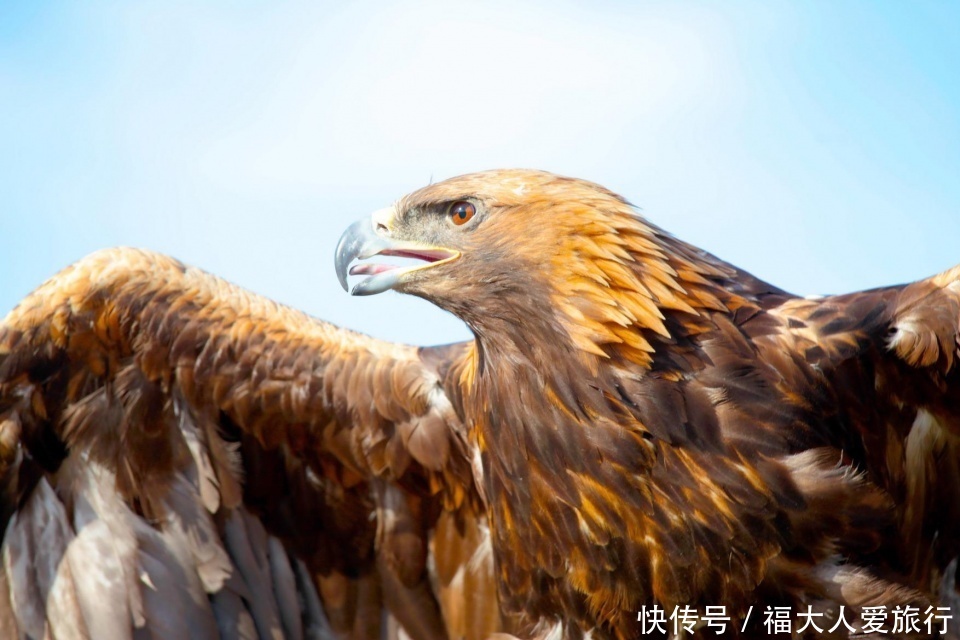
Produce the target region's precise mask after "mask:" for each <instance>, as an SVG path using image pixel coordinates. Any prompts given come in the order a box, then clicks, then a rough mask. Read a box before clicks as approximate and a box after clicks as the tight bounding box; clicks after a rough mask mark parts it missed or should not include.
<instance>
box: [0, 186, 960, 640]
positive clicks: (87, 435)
mask: <svg viewBox="0 0 960 640" xmlns="http://www.w3.org/2000/svg"><path fill="white" fill-rule="evenodd" d="M377 255H394V256H406V257H411V258H419V259H421V260H422V261H423V262H422V264H417V265H415V266H407V267H397V266H391V265H385V264H378V263H374V262H369V261H365V260H366V259H368V258H372V257H374V256H377ZM357 258H359V259H361V262H359V263H357V264H355V265H354V266H352V267H351V264H353V262H354V260H355V259H357ZM336 262H337V270H338V274H339V276H340V278H341V281H342V282H344V284H346V278H347V275H348V273H353V274H357V275H366V276H368V277H367V278H366V279H364V280H363V281H361V282H360V283H359V284H358V285H356V286H355V287H354V288H353V293H355V294H373V293H379V292H381V291H385V290H387V289H394V290H397V291H400V292H404V293H409V294H412V295H417V296H420V297H423V298H426V299H428V300H430V301H432V302H433V303H435V304H437V305H438V306H440V307H442V308H444V309H447V310H448V311H451V312H452V313H454V314H455V315H457V316H458V317H460V318H461V319H463V321H464V322H466V324H467V325H468V326H469V327H470V329H471V330H472V332H473V334H474V336H475V339H474V340H473V341H471V342H469V343H466V344H462V345H452V346H448V347H438V348H424V349H416V348H412V347H405V346H399V345H392V344H385V343H383V342H379V341H376V340H374V339H372V338H367V337H364V336H360V335H357V334H354V333H351V332H349V331H346V330H343V329H339V328H336V327H332V326H330V325H328V324H325V323H322V322H320V321H316V320H313V319H311V318H309V317H307V316H304V315H302V314H299V313H297V312H295V311H292V310H289V309H285V308H283V307H281V306H279V305H276V304H274V303H272V302H269V301H267V300H264V299H262V298H259V297H257V296H253V295H251V294H248V293H245V292H243V291H242V290H240V289H237V288H235V287H233V286H231V285H227V284H226V283H223V282H222V281H220V280H217V279H216V278H213V277H212V276H209V275H206V274H203V273H201V272H199V271H197V270H195V269H191V268H188V267H184V266H183V265H181V264H179V263H177V262H175V261H173V260H171V259H168V258H164V257H162V256H157V255H153V254H149V253H145V252H140V251H133V250H114V251H109V252H102V253H99V254H95V255H94V256H92V257H90V258H88V259H86V260H84V261H81V262H80V263H77V264H76V265H74V266H72V267H70V268H68V269H67V270H65V271H64V272H62V273H61V274H59V275H58V276H56V277H54V278H53V279H52V280H50V281H49V282H47V283H46V284H44V285H43V286H42V287H41V288H40V289H38V290H37V291H36V292H34V293H33V294H31V295H30V296H29V297H28V298H27V299H25V300H24V301H23V302H22V303H21V304H20V305H19V306H18V307H17V308H16V309H14V311H13V312H11V314H10V315H9V316H8V317H7V318H6V320H4V323H3V325H2V327H0V472H2V474H3V475H2V481H0V482H2V488H3V491H4V494H3V499H2V506H3V511H2V514H3V521H4V522H5V523H6V524H5V529H6V533H5V534H4V540H3V558H4V563H3V574H2V576H0V578H2V581H0V625H4V630H5V631H7V632H8V633H11V634H14V635H15V634H18V633H19V634H21V635H27V636H35V637H43V636H44V634H48V635H50V636H52V637H71V635H70V634H72V633H74V632H76V634H77V635H78V636H80V637H82V635H83V634H86V635H87V636H90V637H133V636H134V635H138V636H139V634H140V632H142V631H143V630H148V631H149V632H151V633H153V634H154V636H171V635H174V634H177V635H180V634H183V637H190V636H189V634H193V636H194V637H203V636H204V635H205V634H206V635H212V636H216V634H218V633H219V634H221V635H224V636H228V637H229V636H231V634H233V635H238V636H240V637H243V634H242V633H240V632H239V631H238V630H240V627H241V626H242V625H246V627H244V628H243V629H244V632H245V633H247V634H252V633H258V634H260V635H263V636H269V635H271V634H272V635H284V634H285V635H291V636H297V635H298V634H299V635H309V634H310V633H313V632H314V631H312V629H314V627H312V626H311V624H313V621H315V620H320V619H322V618H326V619H328V620H329V621H330V623H331V626H333V627H334V632H339V633H340V634H353V635H358V636H360V635H363V634H366V637H372V636H373V635H374V634H376V633H379V632H380V630H379V620H380V613H379V612H380V610H381V609H385V610H387V611H389V612H391V614H392V615H393V616H394V618H395V619H396V620H397V621H398V622H399V624H400V625H401V626H402V627H403V628H404V630H405V631H406V632H407V633H410V634H411V635H413V636H414V637H417V638H427V637H435V636H439V635H443V634H447V635H450V636H452V637H480V636H482V635H484V634H487V633H491V632H493V631H510V632H512V633H515V634H516V635H518V636H521V637H544V638H546V637H551V638H554V637H555V638H561V637H564V638H581V637H587V636H589V637H593V638H631V637H640V636H643V635H645V634H646V631H645V630H644V628H643V623H642V621H638V617H639V615H641V614H642V612H644V611H646V610H654V609H656V608H659V609H661V610H664V611H666V612H668V613H669V612H670V611H677V610H678V609H679V608H683V609H684V610H690V611H693V612H695V613H696V614H702V613H704V612H705V611H707V610H708V607H715V606H717V605H722V606H723V607H724V610H725V613H726V615H728V616H729V617H730V624H729V626H728V628H727V631H726V633H727V635H728V636H730V637H735V636H737V635H740V636H741V637H758V638H759V637H767V633H766V630H765V628H764V625H763V624H762V622H761V620H760V618H761V614H760V610H762V609H770V608H771V607H774V608H776V607H785V608H789V609H790V610H791V611H793V612H794V613H796V612H806V614H807V615H808V616H809V619H810V620H813V621H815V622H816V625H815V626H814V629H817V628H824V629H832V631H824V634H825V635H824V636H823V637H836V638H844V637H849V636H855V635H857V634H859V633H863V632H865V631H866V629H865V622H864V621H865V619H866V617H865V615H864V614H865V613H868V612H875V611H876V610H878V609H880V608H884V607H885V608H886V609H887V610H888V611H890V610H893V609H894V608H906V607H910V608H912V609H914V610H916V611H919V612H921V613H923V612H930V611H934V612H940V611H944V610H942V609H937V607H942V606H946V605H949V604H950V603H951V602H952V598H953V597H954V596H955V593H954V585H953V583H952V580H951V576H952V573H951V571H952V565H951V562H952V561H953V560H954V558H956V557H957V556H958V555H960V549H958V546H960V545H958V542H960V537H958V528H960V517H958V513H957V512H958V511H960V495H958V493H960V482H958V480H960V468H958V465H960V455H958V453H960V449H958V447H960V439H958V438H960V373H958V368H960V367H958V365H957V364H956V359H957V358H958V357H960V353H958V335H960V268H955V269H953V270H950V271H947V272H945V273H943V274H941V275H939V276H935V277H933V278H930V279H927V280H923V281H920V282H917V283H914V284H911V285H907V286H901V287H889V288H883V289H877V290H874V291H868V292H862V293H856V294H850V295H843V296H831V297H824V298H819V299H806V298H798V297H796V296H793V295H791V294H788V293H786V292H784V291H782V290H780V289H778V288H776V287H774V286H771V285H769V284H766V283H764V282H762V281H760V280H758V279H756V278H754V277H753V276H751V275H749V274H747V273H744V272H743V271H741V270H739V269H737V268H736V267H733V266H731V265H729V264H727V263H725V262H723V261H721V260H719V259H717V258H715V257H714V256H712V255H710V254H708V253H706V252H704V251H702V250H699V249H697V248H695V247H692V246H691V245H688V244H686V243H684V242H682V241H680V240H678V239H676V238H674V237H672V236H670V235H669V234H667V233H666V232H664V231H663V230H661V229H659V228H657V227H656V226H654V225H652V224H650V223H649V222H647V221H645V220H644V219H643V218H641V217H639V216H638V215H637V214H636V212H635V211H634V209H633V207H631V205H630V204H629V203H628V202H627V201H625V200H624V199H623V198H621V197H620V196H618V195H616V194H614V193H611V192H610V191H608V190H606V189H604V188H602V187H600V186H598V185H595V184H592V183H588V182H585V181H581V180H575V179H570V178H564V177H560V176H556V175H552V174H549V173H544V172H537V171H526V170H509V171H492V172H486V173H478V174H472V175H468V176H463V177H459V178H454V179H451V180H448V181H445V182H441V183H438V184H434V185H430V186H428V187H426V188H424V189H421V190H419V191H416V192H414V193H412V194H410V195H408V196H406V197H404V198H402V199H400V200H399V201H398V202H397V203H396V204H395V205H393V206H392V207H389V208H387V209H383V210H381V211H379V212H377V213H375V214H374V215H373V216H372V217H371V218H369V219H366V220H361V221H359V222H358V223H356V224H355V225H353V226H352V227H351V228H350V229H349V230H348V231H347V232H346V233H345V234H344V236H343V238H342V239H341V242H340V246H339V247H338V252H337V257H336ZM317 594H319V597H317ZM751 615H752V616H753V618H752V619H751ZM928 621H929V616H928ZM936 627H937V628H939V627H940V624H939V622H938V624H937V625H936ZM888 629H889V627H888ZM928 629H929V627H926V626H923V625H922V624H921V625H919V626H917V627H916V628H903V629H900V630H897V629H889V630H890V631H891V633H888V634H887V637H926V636H928V635H931V634H932V633H936V629H934V631H928ZM107 632H108V633H112V634H117V635H115V636H106V635H103V634H104V633H107ZM663 633H664V635H665V634H667V633H669V631H664V632H663ZM691 633H693V634H696V635H697V637H700V636H702V637H714V635H715V633H714V629H712V628H709V627H706V626H704V625H703V624H702V620H701V623H698V624H696V625H694V626H693V627H692V631H691ZM799 633H800V635H803V633H807V634H808V635H809V636H810V637H814V636H813V635H812V633H813V632H812V630H810V629H809V628H808V629H807V631H805V632H799ZM120 634H126V635H125V636H123V635H120ZM816 637H820V636H816Z"/></svg>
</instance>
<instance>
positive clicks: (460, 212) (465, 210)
mask: <svg viewBox="0 0 960 640" xmlns="http://www.w3.org/2000/svg"><path fill="white" fill-rule="evenodd" d="M476 212H477V208H476V207H475V206H474V205H473V203H472V202H467V201H466V200H458V201H457V202H454V203H453V204H452V205H450V219H451V220H453V224H455V225H457V226H460V225H462V224H466V223H467V222H469V221H470V218H472V217H473V216H474V214H475V213H476Z"/></svg>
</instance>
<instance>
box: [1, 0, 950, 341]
mask: <svg viewBox="0 0 960 640" xmlns="http://www.w3.org/2000/svg"><path fill="white" fill-rule="evenodd" d="M957 33H960V3H956V2H945V1H944V2H929V3H924V2H894V1H892V0H890V1H880V0H878V1H876V2H861V1H856V2H853V1H848V2H844V1H835V2H803V3H786V2H767V1H763V2H723V3H719V2H703V3H699V2H676V1H671V2H604V1H595V2H579V3H573V2H566V1H564V0H549V1H548V2H539V3H536V2H535V3H523V2H517V1H516V0H510V1H504V2H498V1H493V2H482V3H481V2H451V1H447V0H443V1H441V0H437V1H429V0H428V1H422V0H420V1H416V2H379V3H377V2H336V1H327V2H303V3H280V2H253V1H230V2H226V1H224V2H203V3H194V2H185V1H180V2H178V1H175V0H156V1H151V0H145V1H142V2H135V3H131V2H120V1H117V2H97V1H91V2H73V3H68V2H63V3H55V2H42V1H39V0H37V1H24V2H11V1H7V2H3V3H0V241H2V245H0V314H3V313H5V312H6V310H8V309H9V308H11V307H12V306H13V305H14V304H15V303H16V301H17V300H18V299H19V298H21V297H23V296H24V295H25V294H27V293H28V292H29V291H30V290H31V289H32V288H34V287H35V286H36V285H38V284H39V283H40V282H41V281H43V280H44V279H45V278H47V277H48V276H50V275H52V274H53V273H55V272H56V271H57V270H58V269H60V268H61V267H63V266H66V265H67V264H69V263H70V262H72V261H74V260H76V259H78V258H80V257H81V256H83V255H85V254H87V253H89V252H91V251H94V250H96V249H98V248H102V247H107V246H113V245H133V246H141V247H146V248H151V249H154V250H158V251H162V252H166V253H169V254H172V255H174V256H176V257H178V258H180V259H182V260H184V261H187V262H190V263H192V264H196V265H198V266H201V267H203V268H205V269H207V270H209V271H212V272H214V273H216V274H218V275H221V276H223V277H226V278H227V279H229V280H232V281H234V282H236V283H238V284H241V285H244V286H246V287H248V288H250V289H253V290H254V291H257V292H259V293H263V294H266V295H268V296H271V297H273V298H276V299H277V300H279V301H281V302H284V303H287V304H291V305H293V306H296V307H299V308H301V309H304V310H306V311H308V312H309V313H312V314H314V315H316V316H319V317H322V318H325V319H328V320H331V321H333V322H336V323H338V324H342V325H345V326H348V327H351V328H354V329H358V330H362V331H365V332H367V333H371V334H373V335H376V336H379V337H383V338H387V339H392V340H402V341H406V342H412V343H418V344H430V343H437V342H445V341H451V340H455V339H460V338H465V337H467V336H468V335H469V334H468V332H467V330H466V329H465V328H464V327H463V325H462V324H460V323H459V322H458V321H457V320H456V319H454V318H452V317H450V316H447V315H446V314H444V313H443V312H441V311H438V310H436V309H434V308H433V307H431V306H430V305H429V304H427V303H425V302H423V301H420V300H416V299H412V298H407V297H404V296H399V295H397V294H395V293H388V294H384V295H381V296H374V297H371V298H363V299H359V298H350V297H349V296H347V295H346V294H345V293H343V292H342V291H341V289H340V288H339V285H338V284H337V281H336V277H335V275H334V270H333V249H334V246H335V244H336V241H337V239H338V237H339V235H340V233H341V232H342V231H343V229H344V228H345V227H346V226H347V225H348V224H349V223H350V222H351V221H352V220H354V219H356V218H358V217H360V216H362V215H366V214H367V213H369V212H370V211H372V210H374V209H377V208H379V207H381V206H384V205H385V204H388V203H390V202H391V201H392V200H394V199H395V198H397V197H398V196H400V195H402V194H403V193H405V192H407V191H409V190H412V189H414V188H417V187H419V186H422V185H424V184H426V183H427V182H428V181H429V180H430V179H431V178H432V179H434V180H438V179H442V178H445V177H449V176H452V175H456V174H460V173H464V172H468V171H473V170H480V169H488V168H494V167H510V166H523V167H536V168H542V169H547V170H551V171H555V172H559V173H563V174H568V175H574V176H578V177H584V178H589V179H591V180H594V181H597V182H600V183H601V184H604V185H606V186H608V187H610V188H612V189H614V190H616V191H618V192H620V193H622V194H624V195H625V196H627V197H628V198H629V199H630V200H631V201H632V202H634V203H635V204H637V205H638V206H639V207H641V208H642V209H643V212H644V215H646V216H648V217H649V218H650V219H652V220H653V221H654V222H656V223H657V224H659V225H661V226H663V227H665V228H667V229H668V230H670V231H672V232H673V233H675V234H676V235H678V236H680V237H682V238H684V239H686V240H688V241H691V242H694V243H695V244H698V245H700V246H703V247H704V248H706V249H708V250H710V251H712V252H713V253H716V254H718V255H719V256H720V257H722V258H724V259H727V260H729V261H731V262H733V263H735V264H737V265H739V266H741V267H743V268H745V269H748V270H750V271H752V272H753V273H755V274H756V275H758V276H760V277H762V278H764V279H767V280H769V281H771V282H774V283H775V284H778V285H779V286H781V287H784V288H787V289H789V290H792V291H795V292H797V293H803V294H809V293H830V292H841V291H848V290H854V289H860V288H866V287H872V286H879V285H883V284H892V283H895V282H903V281H907V280H912V279H917V278H921V277H924V276H927V275H931V274H933V273H935V272H937V271H940V270H942V269H945V268H947V267H949V266H952V265H953V264H954V263H957V262H960V71H958V69H960V38H958V37H957Z"/></svg>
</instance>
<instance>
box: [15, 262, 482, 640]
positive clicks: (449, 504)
mask: <svg viewBox="0 0 960 640" xmlns="http://www.w3.org/2000/svg"><path fill="white" fill-rule="evenodd" d="M464 352H465V349H464V348H457V347H451V348H447V349H442V350H433V351H430V350H420V349H417V348H414V347H407V346H401V345H395V344H390V343H384V342H380V341H377V340H374V339H371V338H368V337H366V336H362V335H359V334H356V333H352V332H350V331H347V330H344V329H340V328H338V327H335V326H332V325H330V324H327V323H324V322H321V321H318V320H315V319H313V318H311V317H309V316H307V315H305V314H302V313H299V312H297V311H294V310H291V309H288V308H285V307H283V306H281V305H279V304H276V303H274V302H272V301H270V300H267V299H265V298H262V297H260V296H257V295H254V294H251V293H249V292H246V291H244V290H242V289H240V288H238V287H236V286H233V285H231V284H229V283H227V282H225V281H223V280H220V279H218V278H215V277H213V276H211V275H209V274H206V273H204V272H202V271H200V270H198V269H195V268H190V267H187V266H184V265H183V264H181V263H179V262H177V261H175V260H173V259H171V258H168V257H165V256H161V255H157V254H153V253H149V252H145V251H139V250H131V249H115V250H107V251H102V252H99V253H96V254H94V255H92V256H90V257H88V258H86V259H84V260H82V261H80V262H78V263H76V264H74V265H72V266H71V267H68V268H67V269H65V270H64V271H62V272H60V273H59V274H58V275H56V276H55V277H53V278H51V279H50V280H49V281H47V282H46V283H44V284H43V285H42V286H41V287H40V288H38V289H37V290H36V291H35V292H33V293H32V294H31V295H30V296H28V297H27V298H26V299H24V300H23V301H22V302H21V303H20V304H19V305H18V306H17V307H16V308H15V309H14V310H13V311H12V312H11V313H10V314H9V315H8V316H7V318H6V319H5V320H4V321H3V323H2V324H0V490H2V497H0V524H2V525H3V527H4V530H5V533H4V536H3V547H2V551H3V564H2V570H0V628H2V631H3V634H2V635H3V636H4V637H23V636H28V637H47V636H52V637H71V638H83V637H91V638H105V637H110V638H125V637H133V636H137V637H140V636H141V635H144V634H148V635H150V636H151V637H183V638H207V637H256V636H259V637H292V638H299V637H325V636H326V637H329V634H330V632H331V631H332V632H334V633H335V634H336V635H340V636H344V635H345V636H353V637H368V638H375V637H379V636H380V632H381V630H380V624H381V617H382V616H381V610H382V608H383V607H384V606H385V607H386V608H388V609H389V610H390V611H391V612H392V613H393V614H394V615H395V616H396V618H397V620H398V621H399V622H400V624H401V625H402V626H403V627H404V628H405V630H406V631H407V632H408V634H410V635H411V637H413V638H416V639H418V640H419V639H421V638H432V637H440V636H444V635H446V633H447V632H448V629H446V628H445V626H444V621H443V618H444V616H443V615H442V614H441V611H440V609H439V605H438V601H437V596H436V594H437V593H438V589H439V588H440V587H438V586H437V580H436V578H435V577H433V576H431V575H430V572H428V571H427V568H428V564H429V565H431V566H432V563H430V562H428V554H429V553H434V554H437V555H443V556H444V558H445V559H446V560H448V561H449V560H452V559H456V560H457V561H459V562H462V563H464V564H469V563H470V561H471V560H472V559H473V556H475V555H477V554H476V553H475V552H476V551H477V549H478V548H479V547H481V546H482V545H481V544H480V543H478V542H477V541H476V540H474V539H473V538H474V537H475V532H473V531H468V530H467V528H466V527H469V526H473V527H476V526H477V523H478V516H476V515H474V514H475V512H476V511H477V510H478V507H479V499H478V496H477V492H476V490H475V488H474V480H473V469H472V466H471V455H470V451H469V446H468V444H467V438H466V431H465V428H464V427H463V423H462V421H461V419H460V417H459V416H458V414H457V410H456V409H455V407H454V406H453V405H452V404H451V402H450V400H449V399H448V395H447V393H446V391H445V385H448V386H449V385H454V384H456V382H455V381H453V380H452V379H451V376H450V375H449V374H448V375H446V378H445V379H443V378H441V375H440V372H441V369H445V368H449V363H448V362H445V359H449V358H451V357H461V356H462V355H463V353H464ZM441 514H446V515H445V516H444V518H445V519H450V520H451V522H453V523H455V525H456V526H454V527H453V529H452V530H450V531H452V533H450V531H448V530H449V529H450V528H449V527H445V529H444V531H445V533H444V535H443V536H441V537H439V538H438V539H436V540H433V541H432V543H431V540H430V536H431V532H432V530H433V529H434V527H435V525H436V523H437V520H438V518H440V516H441ZM437 545H440V546H439V547H437ZM480 560H481V561H480V562H479V563H478V561H473V562H472V564H469V571H472V572H474V573H475V574H483V573H484V572H485V571H489V567H487V566H486V565H484V564H483V562H482V560H483V556H480ZM431 578H433V579H432V581H431ZM494 613H495V612H494ZM448 617H449V616H448ZM473 623H475V624H479V625H480V626H481V627H483V628H484V629H485V631H486V632H489V631H492V630H494V628H495V627H496V625H497V624H498V622H497V619H496V616H495V615H493V614H491V616H488V617H487V619H486V621H481V622H477V621H476V620H474V621H473Z"/></svg>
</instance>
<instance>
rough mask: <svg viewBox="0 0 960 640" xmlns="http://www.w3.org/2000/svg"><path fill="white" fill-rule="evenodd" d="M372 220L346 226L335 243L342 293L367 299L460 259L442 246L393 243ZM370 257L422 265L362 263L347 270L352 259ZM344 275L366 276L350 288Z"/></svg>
mask: <svg viewBox="0 0 960 640" xmlns="http://www.w3.org/2000/svg"><path fill="white" fill-rule="evenodd" d="M375 224H376V223H375V221H374V218H372V217H370V218H363V219H361V220H357V221H356V222H354V223H353V224H352V225H350V226H349V227H348V228H347V230H346V231H344V232H343V235H342V236H340V242H339V243H337V252H336V255H335V257H334V262H335V264H336V267H337V278H338V279H339V280H340V285H341V286H342V287H343V290H344V291H349V292H350V295H354V296H369V295H373V294H375V293H382V292H384V291H386V290H387V289H392V288H394V287H395V286H396V285H397V283H399V282H400V279H401V278H402V277H403V276H405V275H406V274H408V273H411V272H413V271H419V270H421V269H428V268H430V267H435V266H437V265H439V264H443V263H445V262H451V261H453V260H456V259H457V258H459V257H460V252H459V251H455V250H453V249H445V248H443V247H433V246H429V245H423V244H420V243H417V242H409V241H406V240H395V239H393V238H390V237H389V236H385V235H381V234H379V233H377V230H376V228H375ZM373 256H399V257H403V258H416V259H419V260H424V261H425V264H415V265H413V266H398V265H393V264H378V263H373V262H364V263H359V264H355V265H354V266H353V267H350V263H352V262H353V261H354V260H366V259H367V258H372V257H373ZM347 275H351V276H370V277H369V278H367V279H366V280H363V281H361V282H359V283H358V284H357V285H356V286H354V287H353V289H350V288H349V287H348V285H347Z"/></svg>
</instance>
